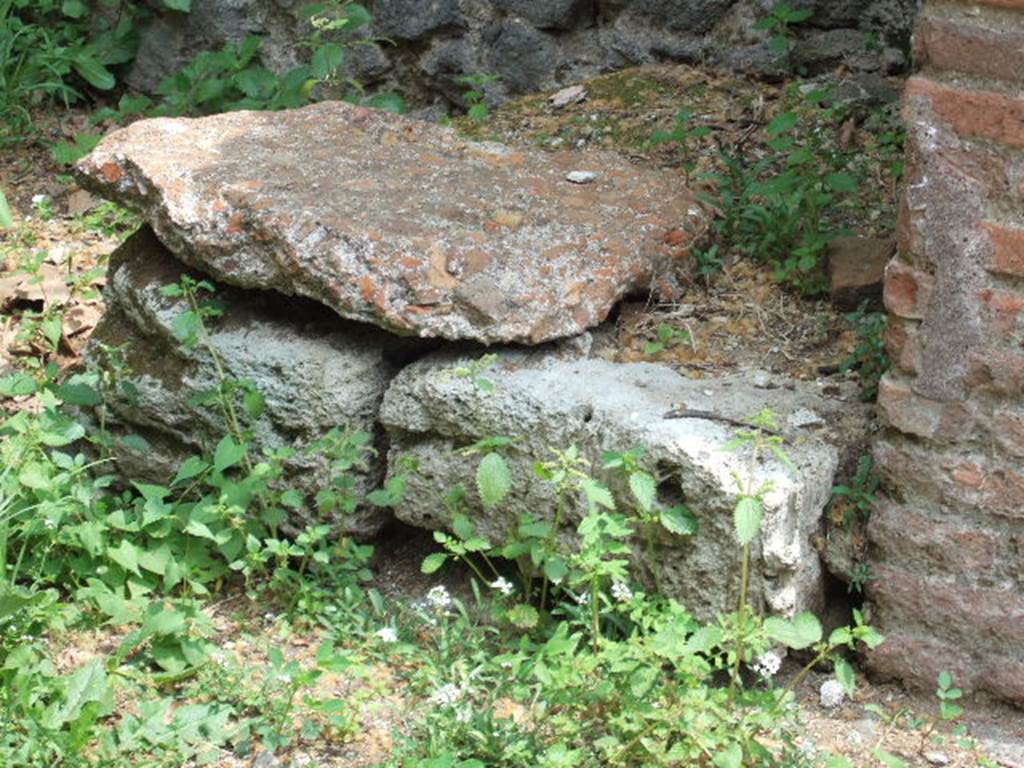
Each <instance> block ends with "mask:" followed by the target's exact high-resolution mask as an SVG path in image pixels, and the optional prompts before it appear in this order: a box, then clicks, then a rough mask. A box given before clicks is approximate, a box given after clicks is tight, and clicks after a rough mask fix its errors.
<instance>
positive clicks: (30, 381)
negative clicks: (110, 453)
mask: <svg viewBox="0 0 1024 768" xmlns="http://www.w3.org/2000/svg"><path fill="white" fill-rule="evenodd" d="M0 215H2V213H0ZM37 389H39V384H38V383H37V382H36V380H35V379H34V378H33V377H32V376H31V375H29V374H27V373H22V372H19V373H12V374H11V375H10V376H4V377H2V378H0V397H23V396H25V395H31V394H33V393H34V392H35V391H36V390H37Z"/></svg>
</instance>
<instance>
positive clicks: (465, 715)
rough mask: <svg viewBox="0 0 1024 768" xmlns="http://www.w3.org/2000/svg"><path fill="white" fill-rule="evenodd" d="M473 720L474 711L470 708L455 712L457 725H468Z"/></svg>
mask: <svg viewBox="0 0 1024 768" xmlns="http://www.w3.org/2000/svg"><path fill="white" fill-rule="evenodd" d="M472 719H473V710H471V709H470V708H469V707H462V708H461V709H457V710H455V722H457V723H468V722H469V721H470V720H472Z"/></svg>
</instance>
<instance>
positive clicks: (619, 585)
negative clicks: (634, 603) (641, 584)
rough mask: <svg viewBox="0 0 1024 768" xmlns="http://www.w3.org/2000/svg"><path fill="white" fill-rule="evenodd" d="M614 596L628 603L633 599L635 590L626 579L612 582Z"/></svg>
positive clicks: (621, 601)
mask: <svg viewBox="0 0 1024 768" xmlns="http://www.w3.org/2000/svg"><path fill="white" fill-rule="evenodd" d="M612 597H614V598H615V599H616V600H618V601H619V602H620V603H628V602H629V601H630V600H632V599H633V590H631V589H630V588H629V585H628V584H626V583H625V582H624V581H613V582H612Z"/></svg>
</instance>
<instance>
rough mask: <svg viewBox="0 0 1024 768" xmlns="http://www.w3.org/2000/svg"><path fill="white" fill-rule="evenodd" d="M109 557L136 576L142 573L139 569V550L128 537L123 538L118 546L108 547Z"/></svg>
mask: <svg viewBox="0 0 1024 768" xmlns="http://www.w3.org/2000/svg"><path fill="white" fill-rule="evenodd" d="M107 557H109V558H110V559H111V560H113V561H114V562H115V563H117V564H118V565H120V566H121V567H122V568H124V569H125V570H126V571H131V572H132V573H134V574H135V575H136V576H141V575H142V573H141V572H140V571H139V550H138V548H137V547H136V546H135V545H134V544H132V543H131V542H130V541H128V540H127V539H124V540H122V541H121V543H120V544H119V545H117V547H107Z"/></svg>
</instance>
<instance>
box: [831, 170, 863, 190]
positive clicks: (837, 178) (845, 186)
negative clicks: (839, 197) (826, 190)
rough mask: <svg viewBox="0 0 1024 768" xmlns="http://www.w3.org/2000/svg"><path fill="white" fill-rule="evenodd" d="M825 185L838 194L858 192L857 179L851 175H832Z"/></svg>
mask: <svg viewBox="0 0 1024 768" xmlns="http://www.w3.org/2000/svg"><path fill="white" fill-rule="evenodd" d="M825 183H826V184H827V185H828V186H829V187H830V188H831V189H833V190H835V191H836V192H856V191H857V186H858V185H857V178H856V177H855V176H854V175H853V174H850V173H830V174H829V175H828V176H826V177H825Z"/></svg>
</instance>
